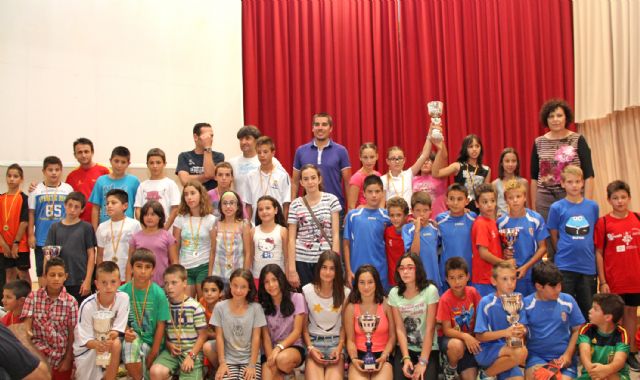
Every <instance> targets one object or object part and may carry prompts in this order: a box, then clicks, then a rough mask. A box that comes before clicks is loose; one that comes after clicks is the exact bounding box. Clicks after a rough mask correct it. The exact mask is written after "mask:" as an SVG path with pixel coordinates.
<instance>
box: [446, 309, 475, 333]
mask: <svg viewBox="0 0 640 380" xmlns="http://www.w3.org/2000/svg"><path fill="white" fill-rule="evenodd" d="M451 312H452V313H453V319H454V320H455V321H456V325H455V326H454V328H455V329H456V330H457V331H462V332H471V331H472V329H471V323H472V322H473V315H474V313H475V308H474V306H473V304H471V305H469V309H468V310H467V309H465V308H464V306H462V307H454V308H452V309H451Z"/></svg>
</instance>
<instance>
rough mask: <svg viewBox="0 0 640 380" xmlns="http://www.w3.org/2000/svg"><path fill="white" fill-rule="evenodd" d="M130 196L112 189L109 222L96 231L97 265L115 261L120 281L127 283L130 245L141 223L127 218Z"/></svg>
mask: <svg viewBox="0 0 640 380" xmlns="http://www.w3.org/2000/svg"><path fill="white" fill-rule="evenodd" d="M128 207H129V196H128V195H127V192H126V191H124V190H121V189H112V190H109V192H108V193H107V215H109V220H108V221H106V222H103V223H100V225H99V226H98V229H97V230H96V240H97V241H98V255H97V257H96V263H97V264H100V263H101V262H103V261H105V260H107V261H113V262H114V263H116V264H118V268H119V274H120V276H121V277H122V278H121V279H120V280H121V281H122V282H123V283H124V282H125V281H126V274H127V266H128V265H129V243H130V241H131V238H132V237H133V235H134V234H136V233H137V232H138V231H140V223H139V222H138V221H137V220H135V219H133V218H129V217H128V216H126V215H125V214H124V213H125V211H126V210H127V208H128Z"/></svg>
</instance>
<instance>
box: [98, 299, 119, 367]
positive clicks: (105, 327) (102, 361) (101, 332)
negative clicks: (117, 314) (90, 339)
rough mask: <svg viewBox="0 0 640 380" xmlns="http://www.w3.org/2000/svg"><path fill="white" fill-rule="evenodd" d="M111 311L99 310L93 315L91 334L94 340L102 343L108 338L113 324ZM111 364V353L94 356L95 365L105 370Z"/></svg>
mask: <svg viewBox="0 0 640 380" xmlns="http://www.w3.org/2000/svg"><path fill="white" fill-rule="evenodd" d="M113 318H114V315H113V311H111V310H99V311H96V312H95V314H93V334H94V335H95V337H96V340H97V341H99V342H104V341H105V340H107V338H108V336H109V331H111V326H112V324H113ZM110 362H111V353H110V352H102V353H98V354H96V365H97V366H101V367H103V368H106V367H107V366H108V365H109V363H110Z"/></svg>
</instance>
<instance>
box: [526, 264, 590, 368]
mask: <svg viewBox="0 0 640 380" xmlns="http://www.w3.org/2000/svg"><path fill="white" fill-rule="evenodd" d="M531 272H532V274H531V276H532V278H533V282H534V283H535V289H536V291H535V293H533V294H531V295H529V296H527V297H525V299H524V306H523V310H524V311H525V314H526V315H527V321H528V322H529V324H528V325H527V327H528V328H529V337H528V339H527V350H528V351H529V354H528V356H527V365H526V369H527V370H526V375H527V379H534V378H535V373H536V370H538V368H540V367H542V366H543V365H545V364H547V363H549V362H552V361H556V363H557V364H561V365H562V367H564V368H563V369H562V375H563V377H568V378H572V379H573V378H575V377H576V376H577V375H578V372H577V369H576V364H577V362H576V358H575V357H574V356H575V355H574V354H575V352H576V342H577V341H578V330H579V329H580V326H582V324H583V323H584V318H583V317H582V313H580V308H578V304H577V303H576V300H575V299H573V297H571V296H570V295H568V294H566V293H561V292H560V291H561V290H562V289H561V287H562V273H560V271H559V270H558V267H556V266H555V265H554V264H553V263H552V262H550V261H541V262H539V263H537V264H536V265H534V266H533V269H532V270H531Z"/></svg>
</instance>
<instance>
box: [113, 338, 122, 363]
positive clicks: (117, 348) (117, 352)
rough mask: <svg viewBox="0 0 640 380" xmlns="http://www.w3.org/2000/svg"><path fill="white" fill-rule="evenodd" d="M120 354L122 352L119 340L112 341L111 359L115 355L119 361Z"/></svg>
mask: <svg viewBox="0 0 640 380" xmlns="http://www.w3.org/2000/svg"><path fill="white" fill-rule="evenodd" d="M120 352H122V343H120V339H114V340H113V342H112V343H111V357H112V358H113V355H115V356H116V357H117V358H118V359H119V358H120Z"/></svg>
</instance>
